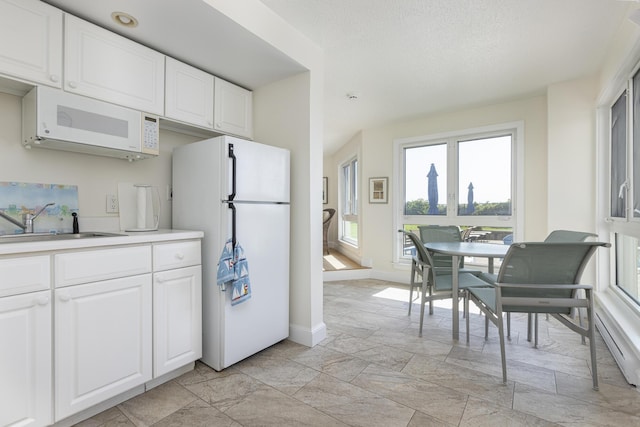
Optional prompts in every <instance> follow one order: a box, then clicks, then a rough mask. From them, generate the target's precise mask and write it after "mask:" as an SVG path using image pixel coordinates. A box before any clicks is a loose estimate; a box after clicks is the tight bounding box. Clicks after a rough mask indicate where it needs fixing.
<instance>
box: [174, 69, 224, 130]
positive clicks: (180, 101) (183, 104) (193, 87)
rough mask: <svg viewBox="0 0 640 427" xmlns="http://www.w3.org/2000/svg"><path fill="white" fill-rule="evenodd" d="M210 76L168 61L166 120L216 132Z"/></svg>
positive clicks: (211, 77)
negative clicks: (178, 121) (177, 121)
mask: <svg viewBox="0 0 640 427" xmlns="http://www.w3.org/2000/svg"><path fill="white" fill-rule="evenodd" d="M213 79H214V77H213V76H212V75H211V74H207V73H205V72H204V71H201V70H198V69H197V68H194V67H192V66H190V65H187V64H184V63H182V62H180V61H176V60H175V59H173V58H169V57H167V58H166V82H165V84H166V86H165V116H166V117H168V118H170V119H175V120H180V121H183V122H185V123H189V124H192V125H196V126H201V127H205V128H208V129H213Z"/></svg>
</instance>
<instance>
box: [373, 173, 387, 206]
mask: <svg viewBox="0 0 640 427" xmlns="http://www.w3.org/2000/svg"><path fill="white" fill-rule="evenodd" d="M388 182H389V178H387V177H377V178H369V203H387V202H388V201H389V191H388V190H387V188H388Z"/></svg>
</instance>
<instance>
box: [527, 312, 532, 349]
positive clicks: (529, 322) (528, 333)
mask: <svg viewBox="0 0 640 427" xmlns="http://www.w3.org/2000/svg"><path fill="white" fill-rule="evenodd" d="M531 319H532V317H531V313H527V341H529V342H531Z"/></svg>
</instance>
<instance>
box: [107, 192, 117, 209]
mask: <svg viewBox="0 0 640 427" xmlns="http://www.w3.org/2000/svg"><path fill="white" fill-rule="evenodd" d="M107 213H118V196H116V195H115V194H107Z"/></svg>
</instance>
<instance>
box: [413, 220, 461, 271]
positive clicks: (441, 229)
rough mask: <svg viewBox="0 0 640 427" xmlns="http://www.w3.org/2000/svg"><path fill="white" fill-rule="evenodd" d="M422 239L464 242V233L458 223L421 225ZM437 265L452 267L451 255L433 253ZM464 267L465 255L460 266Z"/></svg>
mask: <svg viewBox="0 0 640 427" xmlns="http://www.w3.org/2000/svg"><path fill="white" fill-rule="evenodd" d="M418 230H419V232H420V240H422V242H424V243H427V242H462V234H461V233H460V228H459V227H458V226H457V225H419V226H418ZM432 258H433V262H434V265H435V266H436V267H448V268H451V265H452V264H451V256H449V255H441V254H433V255H432ZM462 267H464V257H460V268H462Z"/></svg>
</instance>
